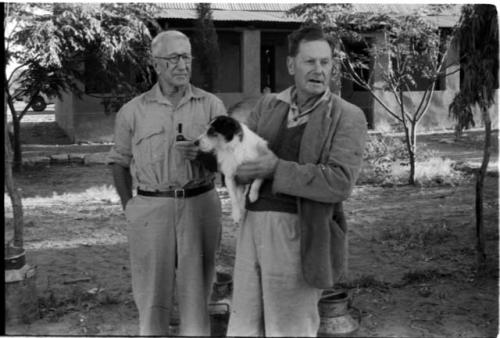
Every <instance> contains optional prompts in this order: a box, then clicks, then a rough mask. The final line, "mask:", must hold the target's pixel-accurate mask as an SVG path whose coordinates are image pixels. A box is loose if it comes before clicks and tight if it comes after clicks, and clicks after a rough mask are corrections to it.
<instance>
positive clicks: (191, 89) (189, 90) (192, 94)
mask: <svg viewBox="0 0 500 338" xmlns="http://www.w3.org/2000/svg"><path fill="white" fill-rule="evenodd" d="M202 96H203V92H202V91H201V89H199V88H196V87H195V86H193V85H192V84H188V85H187V87H186V92H185V93H184V96H183V97H182V100H181V102H185V101H189V100H191V99H192V98H200V97H202ZM146 100H148V101H156V102H159V103H167V104H170V101H169V100H168V99H167V98H166V97H165V96H163V93H162V92H161V89H160V83H159V82H156V83H155V84H154V86H153V87H152V88H151V89H150V90H149V91H147V92H146Z"/></svg>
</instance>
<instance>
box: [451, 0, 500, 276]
mask: <svg viewBox="0 0 500 338" xmlns="http://www.w3.org/2000/svg"><path fill="white" fill-rule="evenodd" d="M456 39H457V43H458V45H459V46H460V50H461V57H460V67H461V68H462V69H463V79H462V84H461V88H460V93H459V94H458V95H459V96H458V98H455V100H454V101H453V104H452V105H451V106H450V114H451V115H453V116H454V117H455V118H456V119H457V127H456V129H457V131H462V130H463V129H464V128H466V127H468V125H470V124H471V120H472V116H471V113H470V109H471V106H473V105H476V106H478V107H479V109H480V110H481V115H482V120H483V123H484V131H485V132H484V146H483V160H482V163H481V167H480V168H479V170H478V171H477V175H476V201H475V216H476V237H477V243H476V248H477V253H478V255H477V258H478V267H481V266H484V262H485V258H486V254H485V236H484V224H483V186H484V178H485V176H486V172H487V169H488V162H489V160H490V146H491V118H490V115H489V112H488V109H489V108H490V107H491V106H492V105H493V103H494V101H495V92H496V91H495V90H496V89H498V55H499V53H498V52H499V49H498V44H499V42H498V14H497V10H496V7H495V6H494V5H486V4H479V5H466V6H464V7H463V8H462V15H461V17H460V22H459V25H458V29H457V30H456Z"/></svg>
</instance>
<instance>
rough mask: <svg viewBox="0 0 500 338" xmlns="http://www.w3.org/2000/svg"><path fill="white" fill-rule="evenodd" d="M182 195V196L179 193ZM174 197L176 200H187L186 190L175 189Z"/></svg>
mask: <svg viewBox="0 0 500 338" xmlns="http://www.w3.org/2000/svg"><path fill="white" fill-rule="evenodd" d="M179 192H180V193H181V194H180V196H179V194H178V193H179ZM174 197H175V198H186V190H184V189H175V190H174Z"/></svg>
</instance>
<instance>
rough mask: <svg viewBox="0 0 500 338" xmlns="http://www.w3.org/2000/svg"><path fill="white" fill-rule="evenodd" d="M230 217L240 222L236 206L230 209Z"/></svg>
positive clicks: (239, 214) (239, 212) (239, 213)
mask: <svg viewBox="0 0 500 338" xmlns="http://www.w3.org/2000/svg"><path fill="white" fill-rule="evenodd" d="M231 218H232V219H233V221H234V222H235V223H241V211H240V210H239V209H237V208H233V210H232V211H231Z"/></svg>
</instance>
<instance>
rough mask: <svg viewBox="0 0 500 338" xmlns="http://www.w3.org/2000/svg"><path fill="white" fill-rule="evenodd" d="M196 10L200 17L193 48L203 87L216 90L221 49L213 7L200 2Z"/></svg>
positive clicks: (196, 26)
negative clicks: (213, 17) (213, 16)
mask: <svg viewBox="0 0 500 338" xmlns="http://www.w3.org/2000/svg"><path fill="white" fill-rule="evenodd" d="M196 11H197V13H198V18H197V20H196V22H195V33H194V36H193V49H194V52H195V55H196V57H197V58H198V62H199V65H200V69H201V74H202V76H203V85H202V87H203V88H204V89H206V90H208V91H210V92H214V91H216V83H217V74H218V65H219V59H220V51H219V44H218V41H217V33H216V31H215V26H214V22H213V20H212V9H211V7H210V4H209V3H199V4H197V5H196Z"/></svg>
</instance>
